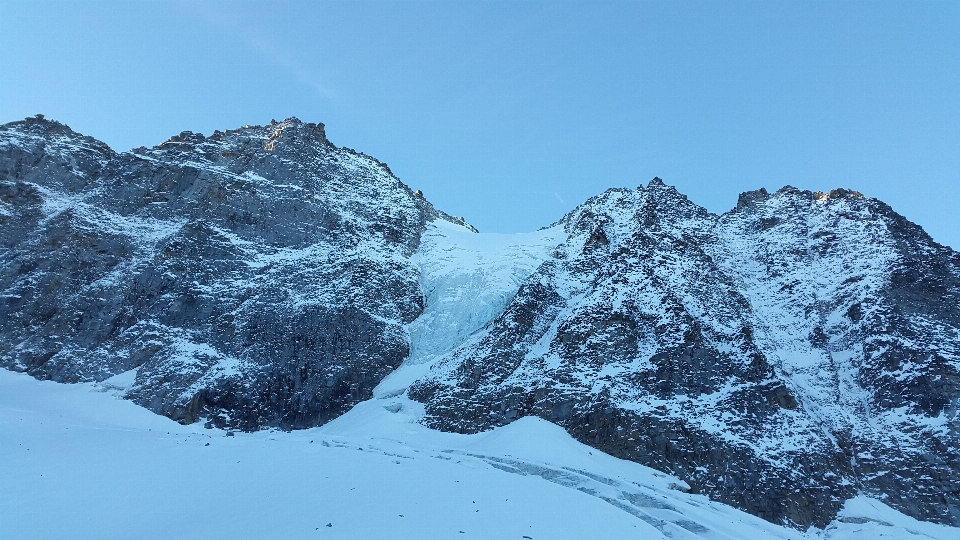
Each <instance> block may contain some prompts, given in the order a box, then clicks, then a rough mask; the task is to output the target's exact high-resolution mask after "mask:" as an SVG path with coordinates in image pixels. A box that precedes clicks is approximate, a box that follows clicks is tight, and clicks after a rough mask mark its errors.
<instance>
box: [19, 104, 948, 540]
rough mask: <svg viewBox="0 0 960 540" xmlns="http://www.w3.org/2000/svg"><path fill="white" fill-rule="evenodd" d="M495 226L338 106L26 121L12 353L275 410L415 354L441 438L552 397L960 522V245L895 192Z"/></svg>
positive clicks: (39, 366) (22, 361) (381, 373)
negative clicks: (364, 146)
mask: <svg viewBox="0 0 960 540" xmlns="http://www.w3.org/2000/svg"><path fill="white" fill-rule="evenodd" d="M469 231H473V232H475V230H474V229H473V228H472V227H470V226H469V225H467V224H466V223H464V222H463V220H462V219H458V218H452V217H450V216H448V215H446V214H444V213H443V212H440V211H438V210H436V209H434V208H433V206H431V205H430V203H428V202H427V201H426V200H425V199H424V198H423V196H422V194H420V193H419V192H413V191H411V190H410V189H409V188H408V187H407V186H406V185H404V184H403V183H402V182H400V181H399V180H398V179H397V178H396V177H394V176H393V174H392V173H391V172H390V170H389V169H388V168H387V167H386V165H384V164H382V163H380V162H378V161H377V160H375V159H373V158H370V157H368V156H365V155H363V154H359V153H356V152H354V151H352V150H349V149H344V148H338V147H336V146H334V145H333V144H332V143H330V142H329V141H328V140H327V139H326V137H325V135H324V131H323V126H322V125H318V124H309V123H303V122H300V121H298V120H296V119H288V120H286V121H284V122H281V123H276V122H273V123H271V124H270V125H268V126H262V127H261V126H255V127H245V128H243V129H238V130H231V131H228V132H226V133H220V132H215V133H214V134H213V135H212V136H210V137H204V136H203V135H198V134H193V133H187V132H185V133H182V134H181V135H179V136H176V137H173V138H171V139H170V140H168V141H166V142H165V143H163V144H161V145H159V146H157V147H154V148H151V149H146V148H140V149H136V150H133V151H131V152H125V153H117V152H114V151H113V150H111V149H110V148H108V147H107V146H106V145H104V144H103V143H100V142H98V141H96V140H94V139H92V138H90V137H84V136H82V135H79V134H77V133H75V132H73V131H71V130H70V129H69V128H67V127H66V126H64V125H62V124H59V123H56V122H50V121H47V120H43V119H42V118H39V117H38V118H33V119H27V120H25V121H21V122H14V123H10V124H6V125H3V126H0V366H3V367H6V368H7V369H12V370H15V371H24V372H27V373H29V374H31V375H33V376H34V377H37V378H41V379H53V380H56V381H61V382H80V381H105V380H108V379H111V378H113V377H118V376H122V377H128V378H133V382H132V384H130V385H129V386H125V388H126V389H125V394H124V395H125V397H127V398H129V399H132V400H134V401H135V402H137V403H139V404H141V405H143V406H144V407H147V408H149V409H151V410H153V411H155V412H157V413H159V414H163V415H166V416H169V417H171V418H173V419H175V420H178V421H180V422H184V423H190V422H195V421H198V420H200V421H205V422H209V425H214V426H218V427H226V428H232V429H242V430H256V429H262V428H266V427H279V428H282V429H296V428H305V427H311V426H316V425H320V424H323V423H325V422H327V421H329V420H331V419H333V418H336V417H337V416H339V415H341V414H343V413H344V412H345V411H347V410H349V409H350V408H351V407H352V406H353V405H355V404H357V403H358V402H360V401H363V400H366V399H369V398H370V397H371V396H372V394H373V389H374V387H376V386H377V385H378V384H380V383H381V380H382V379H384V377H385V376H386V375H388V374H389V373H391V372H392V371H393V370H394V369H396V368H397V367H398V366H400V365H401V363H403V362H404V361H407V362H408V365H409V366H411V367H413V368H415V369H412V370H407V372H406V374H404V375H403V376H402V377H397V378H394V379H395V380H393V381H392V382H390V383H389V384H388V383H384V385H385V386H389V387H390V388H386V389H385V388H383V386H382V387H381V388H380V389H378V392H386V393H387V394H389V395H391V396H397V395H399V393H402V392H403V391H404V390H406V389H407V388H408V387H409V391H408V395H409V396H410V397H412V398H414V399H416V400H418V401H421V402H423V403H424V404H425V411H426V416H424V417H423V418H422V422H423V423H425V424H427V425H429V426H431V427H434V428H437V429H441V430H446V431H457V432H462V433H474V432H478V431H483V430H487V429H491V428H493V427H496V426H502V425H504V424H508V423H510V422H512V421H514V420H516V419H518V418H521V417H524V416H539V417H541V418H544V419H547V420H549V421H551V422H554V423H557V424H559V425H561V426H563V427H564V428H565V429H566V430H567V431H568V432H569V433H570V434H571V435H573V436H574V437H576V438H577V439H579V440H580V441H582V442H584V443H586V444H589V445H591V446H593V447H595V448H597V449H600V450H602V451H604V452H608V453H610V454H612V455H615V456H618V457H621V458H624V459H628V460H632V461H636V462H639V463H642V464H644V465H649V466H652V467H654V468H657V469H659V470H662V471H666V472H669V473H671V474H674V475H676V476H679V477H680V478H682V479H684V480H685V481H686V482H687V483H688V484H689V485H690V487H691V489H692V490H693V491H694V492H698V493H704V494H707V495H709V496H710V497H711V498H712V499H715V500H719V501H722V502H725V503H727V504H730V505H733V506H736V507H738V508H741V509H744V510H746V511H748V512H751V513H753V514H755V515H758V516H761V517H763V518H765V519H767V520H769V521H773V522H776V523H784V524H788V525H791V526H795V527H800V528H805V527H807V526H809V525H817V526H824V525H826V524H827V523H828V522H830V521H831V520H832V519H833V518H834V517H835V516H836V515H837V511H838V510H839V508H840V507H841V506H842V504H843V502H844V501H846V500H847V499H849V498H851V497H853V496H854V495H856V494H858V493H864V494H866V495H870V496H873V497H876V498H879V499H881V500H883V501H884V502H886V503H887V504H889V505H890V506H893V507H894V508H897V509H898V510H900V511H902V512H904V513H906V514H909V515H911V516H914V517H917V518H920V519H925V520H930V521H936V522H940V523H947V524H952V525H960V436H958V425H960V422H958V418H957V412H958V407H960V303H958V295H960V256H958V254H957V253H956V252H954V251H952V250H951V249H949V248H946V247H943V246H939V245H937V244H936V243H934V242H933V241H932V240H931V239H930V238H929V237H928V236H927V235H926V234H925V233H924V232H923V231H922V230H921V229H920V228H919V227H917V226H916V225H914V224H912V223H910V222H909V221H907V220H906V219H904V218H903V217H902V216H899V215H897V214H896V213H894V212H893V211H892V210H891V209H890V208H889V207H888V206H886V205H885V204H883V203H882V202H879V201H877V200H874V199H870V198H866V197H864V196H862V195H860V194H859V193H855V192H851V191H847V190H834V191H831V192H830V193H819V192H816V193H812V192H807V191H800V190H797V189H794V188H790V187H786V188H783V189H781V190H780V191H777V192H776V193H772V194H771V193H767V192H766V191H764V190H760V191H755V192H750V193H745V194H743V195H742V196H741V198H740V202H739V203H738V205H737V207H736V208H735V209H733V210H731V211H730V212H727V213H726V214H723V215H719V216H718V215H714V214H710V213H708V212H707V211H706V210H704V209H703V208H701V207H699V206H697V205H695V204H693V203H692V202H690V201H689V200H687V198H686V197H684V196H683V195H681V194H679V193H677V191H676V190H674V189H673V188H671V187H668V186H666V185H664V184H663V183H662V182H661V181H660V180H659V179H654V180H653V181H652V182H651V183H650V184H649V185H648V186H646V187H641V188H638V189H636V190H626V189H616V190H609V191H607V192H606V193H604V194H602V195H599V196H597V197H594V198H592V199H590V200H588V201H587V202H585V203H584V204H583V205H581V206H580V207H578V208H577V209H575V210H574V211H573V212H571V213H570V214H569V215H567V216H566V217H564V218H563V219H562V220H561V221H560V222H558V223H556V224H554V225H552V226H551V227H549V228H547V229H545V230H543V231H541V232H539V233H531V234H529V235H515V236H510V235H499V236H498V235H476V234H467V233H468V232H469ZM428 304H429V305H428ZM411 350H412V351H413V354H412V355H411ZM424 374H425V375H424ZM134 375H135V376H134ZM417 377H419V379H418V380H416V382H413V384H412V385H410V382H411V381H414V380H415V379H417Z"/></svg>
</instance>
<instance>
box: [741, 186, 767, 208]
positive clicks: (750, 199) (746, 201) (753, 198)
mask: <svg viewBox="0 0 960 540" xmlns="http://www.w3.org/2000/svg"><path fill="white" fill-rule="evenodd" d="M769 198H770V193H768V192H767V188H760V189H755V190H753V191H744V192H743V193H741V194H740V197H738V198H737V209H740V208H744V207H747V206H750V205H751V204H753V203H755V202H758V201H765V200H767V199H769Z"/></svg>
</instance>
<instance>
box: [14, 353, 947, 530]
mask: <svg viewBox="0 0 960 540" xmlns="http://www.w3.org/2000/svg"><path fill="white" fill-rule="evenodd" d="M116 391H117V390H116V388H115V387H113V388H111V387H109V386H108V385H104V384H101V385H95V384H90V383H83V384H76V385H63V384H57V383H53V382H49V381H37V380H35V379H33V378H31V377H29V376H27V375H25V374H20V373H12V372H9V371H6V370H0V486H2V489H0V538H4V539H8V540H20V539H31V538H38V539H39V538H44V539H46V538H98V539H105V540H107V539H114V538H115V539H121V538H184V539H190V538H204V539H217V538H233V539H236V538H338V539H352V538H357V539H366V538H391V539H393V538H396V539H400V538H417V539H432V538H438V539H439V538H517V539H522V538H523V537H524V536H526V537H529V538H533V539H538V540H539V539H547V538H549V539H563V538H570V539H582V538H600V537H605V538H644V539H656V538H668V537H669V538H717V539H724V538H794V539H800V538H832V539H845V538H878V537H883V538H910V539H913V540H920V539H925V538H937V539H954V538H956V537H957V531H956V529H950V528H948V527H944V526H939V525H933V524H930V523H924V522H918V521H916V520H913V519H911V518H908V517H906V516H903V515H901V514H898V513H897V512H895V511H893V510H891V509H889V508H887V507H885V506H884V505H882V504H881V503H879V502H877V501H873V500H870V499H865V498H858V499H855V500H852V501H850V502H848V504H847V507H846V509H845V510H844V512H843V514H842V517H841V518H840V521H838V522H835V523H833V524H831V526H830V527H828V528H827V530H826V531H816V530H812V531H809V532H808V533H807V534H804V533H800V532H798V531H794V530H792V529H786V528H781V527H778V526H776V525H773V524H770V523H768V522H766V521H763V520H761V519H759V518H757V517H754V516H751V515H749V514H746V513H744V512H741V511H738V510H735V509H733V508H730V507H728V506H724V505H722V504H718V503H712V502H710V501H708V500H707V499H706V497H704V496H700V495H689V494H686V493H683V492H681V491H678V490H677V489H675V488H671V484H675V485H676V484H679V483H680V481H679V480H677V479H675V478H671V477H668V476H666V475H663V474H661V473H658V472H656V471H654V470H652V469H649V468H646V467H643V466H641V465H637V464H635V463H631V462H627V461H622V460H618V459H615V458H612V457H610V456H607V455H605V454H602V453H600V452H597V451H594V450H592V449H590V448H589V447H587V446H584V445H582V444H580V443H578V442H576V441H574V440H573V439H572V438H571V437H570V436H569V435H567V434H566V432H564V431H563V430H562V429H561V428H559V427H557V426H554V425H553V424H550V423H548V422H545V421H543V420H539V419H535V418H526V419H523V420H520V421H517V422H515V423H513V424H510V425H509V426H505V427H503V428H498V429H496V430H494V431H490V432H486V433H482V434H477V435H457V434H451V433H441V432H437V431H433V430H430V429H428V428H425V427H423V426H421V425H419V424H417V423H416V421H415V420H416V419H417V417H418V415H419V414H420V412H421V411H419V410H418V409H417V407H416V405H417V404H415V403H412V402H409V401H408V400H405V399H401V400H400V401H397V400H396V399H395V398H387V399H373V400H370V401H367V402H364V403H361V404H360V405H358V406H357V407H355V408H354V409H353V410H352V411H351V412H349V413H347V414H346V415H344V416H343V417H341V418H340V419H337V420H335V421H334V422H331V423H330V424H327V425H325V426H323V427H320V428H313V429H308V430H301V431H294V432H280V431H260V432H256V433H236V434H235V435H234V436H227V432H224V431H222V430H217V429H204V428H202V427H200V426H199V425H197V424H193V425H188V426H183V425H180V424H178V423H175V422H173V421H172V420H169V419H167V418H165V417H162V416H159V415H156V414H153V413H151V412H149V411H147V410H146V409H143V408H141V407H138V406H136V405H134V404H133V403H131V402H129V401H126V400H122V399H119V398H117V397H116V395H115V393H116ZM394 403H401V404H402V408H401V409H400V411H399V412H397V413H391V412H390V411H388V410H387V409H385V408H384V407H383V405H385V404H386V405H390V404H394ZM328 523H329V524H330V525H331V526H330V527H328V526H327V524H328ZM460 531H463V532H462V533H461V532H460ZM881 535H882V536H881Z"/></svg>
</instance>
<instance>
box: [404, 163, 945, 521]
mask: <svg viewBox="0 0 960 540" xmlns="http://www.w3.org/2000/svg"><path fill="white" fill-rule="evenodd" d="M559 225H560V226H562V227H564V229H565V230H566V232H567V233H568V234H569V239H568V241H567V242H566V243H564V244H563V245H561V246H559V247H558V248H557V250H556V252H555V254H554V258H553V259H552V260H549V261H547V262H546V263H544V264H543V265H542V266H541V267H540V268H539V269H538V270H537V271H536V272H535V273H534V274H533V275H532V276H531V277H530V278H529V279H528V280H527V282H526V283H525V284H524V285H523V286H522V287H521V288H520V290H519V292H518V293H517V295H516V297H515V298H514V300H513V301H512V303H511V304H510V305H509V306H508V307H507V308H506V310H505V311H504V312H503V313H502V314H501V315H500V316H498V317H497V318H496V319H495V320H493V321H492V322H491V323H490V324H488V325H487V327H485V328H484V329H483V330H482V331H480V332H478V334H476V335H475V336H474V337H473V338H472V339H471V340H469V341H468V342H467V343H465V344H463V345H462V346H460V347H459V348H457V349H455V350H454V351H452V352H450V353H449V354H447V355H446V357H445V358H444V359H443V360H441V362H440V363H439V364H438V365H437V366H435V369H433V371H432V372H431V374H430V375H429V376H428V377H426V378H424V379H422V380H420V381H418V382H417V383H416V384H415V385H414V386H412V387H411V389H410V392H409V393H410V395H411V397H413V398H414V399H417V400H419V401H422V402H424V403H425V404H426V411H427V417H426V418H425V420H424V421H425V423H426V424H427V425H429V426H431V427H435V428H438V429H443V430H449V431H457V432H462V433H473V432H477V431H482V430H486V429H490V428H492V427H495V426H499V425H503V424H506V423H509V422H511V421H513V420H515V419H517V418H520V417H522V416H525V415H536V416H540V417H542V418H545V419H547V420H550V421H553V422H556V423H558V424H560V425H562V426H564V427H565V428H566V429H567V431H568V432H570V433H571V434H572V435H573V436H574V437H576V438H577V439H579V440H580V441H582V442H584V443H586V444H589V445H592V446H594V447H595V448H598V449H600V450H603V451H605V452H608V453H610V454H613V455H615V456H618V457H621V458H624V459H629V460H633V461H637V462H639V463H642V464H645V465H649V466H652V467H655V468H657V469H660V470H664V471H668V472H670V473H673V474H675V475H677V476H679V477H681V478H683V479H684V480H686V481H687V482H688V483H689V484H690V485H691V486H692V487H693V489H694V491H696V492H700V493H705V494H707V495H709V496H710V497H711V498H713V499H715V500H719V501H722V502H725V503H728V504H731V505H733V506H736V507H739V508H741V509H744V510H746V511H748V512H751V513H753V514H755V515H758V516H760V517H763V518H765V519H767V520H770V521H773V522H777V523H785V524H789V525H792V526H796V527H801V528H805V527H807V526H809V525H817V526H821V527H822V526H824V525H826V524H827V523H829V522H830V520H832V519H833V518H834V517H835V516H836V513H837V511H838V510H839V508H840V507H841V506H842V504H843V502H844V501H845V500H846V499H847V498H849V497H852V496H854V495H856V494H857V493H858V492H863V493H866V494H868V495H871V496H874V497H877V498H879V499H881V500H884V502H886V503H887V504H890V505H891V506H893V507H895V508H897V509H899V510H900V511H902V512H904V513H906V514H909V515H912V516H915V517H917V518H920V519H925V520H931V521H936V522H940V523H947V524H952V525H958V524H960V444H958V443H960V439H958V430H957V428H958V419H957V408H958V407H957V406H958V403H960V392H958V384H957V383H958V373H960V369H958V368H960V321H958V316H960V309H958V308H960V306H958V302H957V298H958V296H957V295H958V293H960V258H958V255H957V254H956V253H955V252H953V251H952V250H950V249H948V248H945V247H942V246H939V245H937V244H935V243H934V242H932V240H931V239H930V238H929V237H928V236H927V235H925V234H924V233H923V231H922V230H920V229H919V227H917V226H916V225H913V224H912V223H910V222H908V221H906V220H905V219H904V218H902V217H901V216H899V215H897V214H895V213H894V212H893V211H892V210H891V209H890V208H889V207H887V206H886V205H884V204H883V203H880V202H878V201H876V200H873V199H868V198H864V197H863V196H862V195H860V194H859V193H856V192H851V191H847V190H835V191H833V192H831V193H830V194H823V193H811V192H804V191H799V190H796V189H793V188H789V187H787V188H784V189H782V190H780V191H778V192H777V193H774V194H770V193H767V192H766V191H765V190H760V191H756V192H751V193H746V194H744V195H742V196H741V197H740V201H739V203H738V205H737V208H736V209H734V210H732V211H730V212H728V213H727V214H724V215H722V216H716V215H712V214H709V213H707V212H706V211H705V210H703V209H702V208H700V207H698V206H696V205H694V204H693V203H691V202H690V201H688V200H687V199H686V197H684V196H683V195H680V194H679V193H677V192H676V191H675V190H674V189H673V188H670V187H667V186H665V185H664V184H663V183H662V182H661V181H659V179H655V180H654V181H653V182H651V183H650V185H649V186H647V187H646V188H638V189H637V190H636V191H629V190H610V191H608V192H606V193H604V194H603V195H601V196H598V197H595V198H593V199H591V200H589V201H587V202H586V203H585V204H583V205H582V206H580V207H579V208H577V209H576V210H575V211H573V212H572V213H571V214H569V215H568V216H567V217H565V218H564V219H563V220H562V221H561V222H560V224H559Z"/></svg>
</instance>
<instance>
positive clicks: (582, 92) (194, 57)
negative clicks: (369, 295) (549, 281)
mask: <svg viewBox="0 0 960 540" xmlns="http://www.w3.org/2000/svg"><path fill="white" fill-rule="evenodd" d="M36 113H43V114H46V115H47V116H48V117H50V118H54V119H57V120H60V121H62V122H64V123H66V124H68V125H70V126H71V127H72V128H74V129H75V130H77V131H80V132H81V133H84V134H87V135H91V136H93V137H96V138H98V139H101V140H103V141H105V142H107V143H108V144H110V145H111V146H112V147H114V148H116V149H118V150H126V149H130V148H133V147H137V146H140V145H146V146H152V145H155V144H158V143H160V142H162V141H163V140H165V139H166V138H168V137H169V136H170V135H173V134H175V133H179V132H180V131H184V130H191V131H197V132H202V133H207V134H209V133H211V132H212V131H213V130H214V129H226V128H234V127H239V126H241V125H244V124H265V123H268V122H269V121H270V120H271V119H277V120H281V119H283V118H286V117H289V116H297V117H298V118H300V119H302V120H304V121H313V122H323V123H325V124H326V126H327V134H328V136H329V138H330V139H331V140H332V141H333V142H334V143H335V144H337V145H339V146H348V147H351V148H355V149H357V150H360V151H363V152H365V153H367V154H370V155H373V156H375V157H377V158H378V159H380V160H381V161H385V162H387V163H389V164H390V167H391V169H392V170H393V171H394V173H395V174H397V175H398V176H399V177H400V178H401V179H402V180H404V181H405V182H406V183H407V184H409V185H410V186H411V187H412V188H414V189H421V190H423V192H424V194H425V195H426V196H427V198H428V199H430V200H431V201H432V202H433V203H434V204H435V205H436V206H437V207H439V208H441V209H443V210H445V211H447V212H449V213H451V214H455V215H463V216H465V217H466V218H467V220H468V221H470V222H471V223H473V224H475V225H476V226H477V227H478V228H479V229H480V230H481V231H491V232H512V231H527V230H533V229H536V228H539V227H541V226H544V225H547V224H549V223H551V222H553V221H555V220H556V219H558V218H560V217H561V216H562V215H563V214H564V213H566V212H567V211H569V210H570V209H572V208H573V207H574V206H576V205H577V204H579V203H581V202H583V200H585V199H586V198H588V197H590V196H592V195H595V194H597V193H600V192H601V191H603V190H604V189H606V188H608V187H617V186H626V187H636V186H637V185H639V184H644V185H645V184H646V183H647V182H648V181H649V180H650V179H651V178H652V177H654V176H660V177H661V178H663V179H664V181H666V182H667V183H668V184H672V185H675V186H677V188H678V189H679V190H680V191H681V192H683V193H685V194H687V195H688V196H689V197H690V198H691V199H692V200H693V201H695V202H697V203H699V204H701V205H703V206H705V207H706V208H707V209H708V210H710V211H713V212H724V211H726V210H728V209H730V208H732V207H733V206H734V205H735V204H736V200H737V195H738V194H739V193H740V192H741V191H746V190H750V189H757V188H759V187H766V188H767V189H768V190H774V189H778V188H780V187H782V186H783V185H786V184H790V185H793V186H796V187H800V188H804V189H811V190H824V191H825V190H829V189H831V188H836V187H846V188H851V189H856V190H859V191H861V192H863V193H864V194H866V195H868V196H872V197H877V198H880V199H882V200H884V201H886V202H887V203H889V204H890V205H892V206H893V208H894V209H895V210H897V211H899V212H900V213H902V214H904V215H905V216H907V217H908V218H909V219H911V220H912V221H914V222H917V223H919V224H921V225H922V226H924V228H925V229H926V230H927V231H928V232H929V233H930V234H931V235H932V236H933V238H934V239H935V240H937V241H939V242H941V243H944V244H947V245H950V246H952V247H954V248H960V218H958V215H957V209H958V207H960V2H957V1H950V2H895V3H889V2H879V1H869V2H843V3H831V2H744V3H729V2H712V1H711V2H625V3H612V2H571V3H565V2H530V1H511V2H415V3H403V2H320V1H304V2H277V1H270V2H267V1H258V2H188V1H155V2H150V1H123V2H83V1H71V2H43V1H30V2H27V1H22V2H16V1H11V0H3V1H2V2H0V122H7V121H12V120H17V119H20V118H23V117H25V116H28V115H33V114H36Z"/></svg>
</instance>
